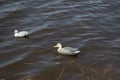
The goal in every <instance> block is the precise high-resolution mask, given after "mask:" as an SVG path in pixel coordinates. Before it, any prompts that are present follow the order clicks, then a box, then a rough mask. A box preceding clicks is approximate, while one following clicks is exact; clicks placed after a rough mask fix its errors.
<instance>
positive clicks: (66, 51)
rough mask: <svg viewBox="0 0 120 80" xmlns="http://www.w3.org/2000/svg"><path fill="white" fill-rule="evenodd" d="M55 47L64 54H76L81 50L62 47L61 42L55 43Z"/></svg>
mask: <svg viewBox="0 0 120 80" xmlns="http://www.w3.org/2000/svg"><path fill="white" fill-rule="evenodd" d="M54 47H57V48H58V49H57V51H58V52H59V53H60V54H63V55H76V54H78V53H79V52H80V51H79V50H78V49H77V48H72V47H62V45H61V44H60V43H57V45H55V46H54Z"/></svg>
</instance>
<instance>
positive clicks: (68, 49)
mask: <svg viewBox="0 0 120 80" xmlns="http://www.w3.org/2000/svg"><path fill="white" fill-rule="evenodd" d="M64 49H65V50H66V51H67V52H69V53H74V52H75V51H77V50H78V49H77V48H72V47H64Z"/></svg>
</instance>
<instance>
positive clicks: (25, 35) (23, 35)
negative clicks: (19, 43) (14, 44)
mask: <svg viewBox="0 0 120 80" xmlns="http://www.w3.org/2000/svg"><path fill="white" fill-rule="evenodd" d="M29 34H30V33H29V32H28V31H20V32H18V30H14V36H15V37H28V36H29Z"/></svg>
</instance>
